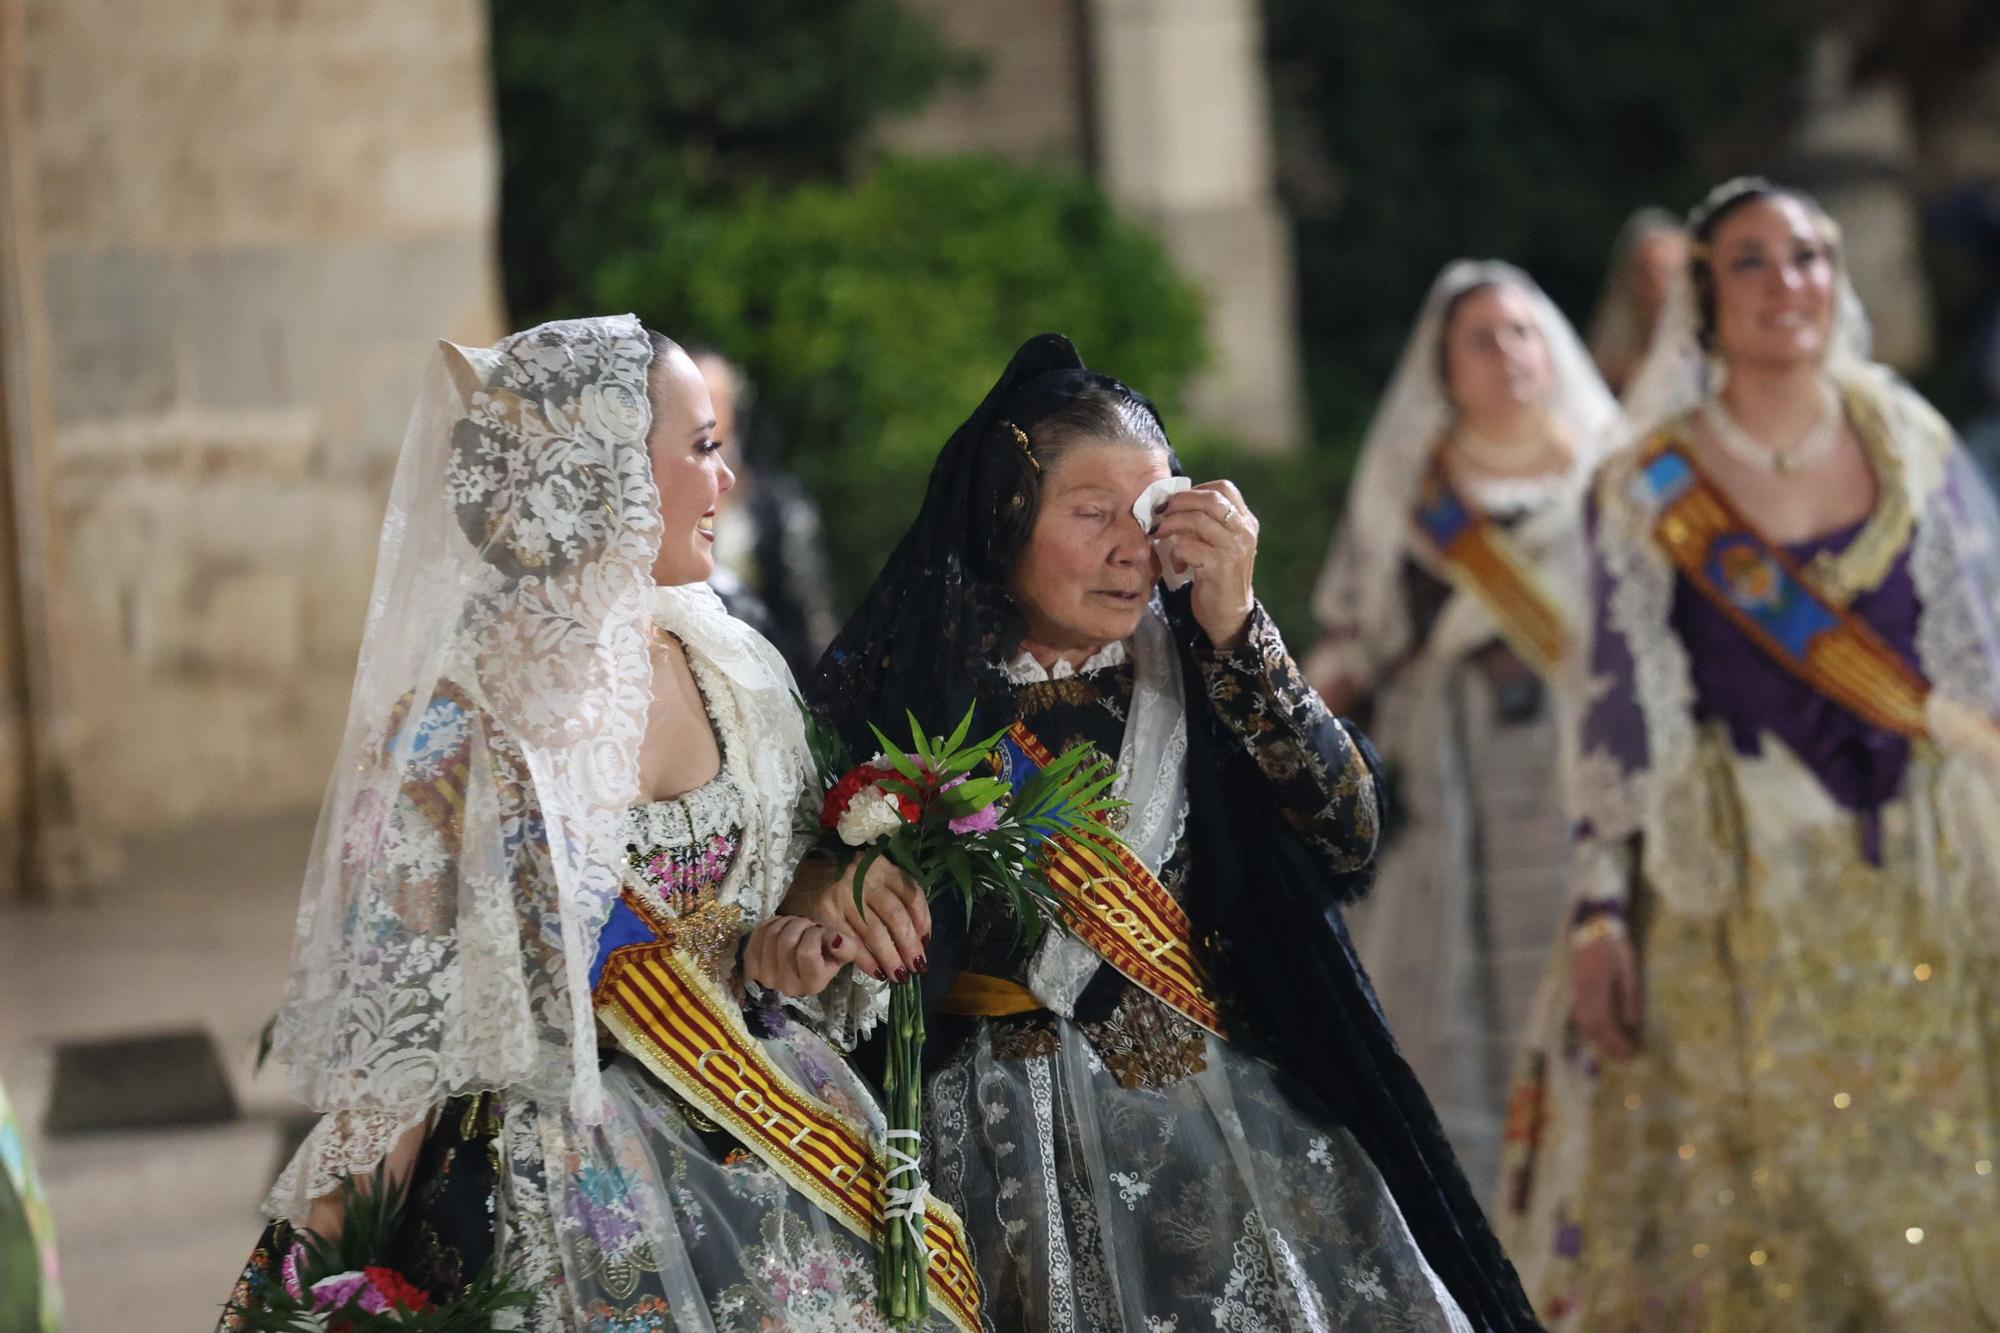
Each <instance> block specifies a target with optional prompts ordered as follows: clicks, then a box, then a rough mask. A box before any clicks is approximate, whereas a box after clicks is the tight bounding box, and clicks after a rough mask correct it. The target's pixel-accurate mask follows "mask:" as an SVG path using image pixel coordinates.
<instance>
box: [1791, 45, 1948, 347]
mask: <svg viewBox="0 0 2000 1333" xmlns="http://www.w3.org/2000/svg"><path fill="white" fill-rule="evenodd" d="M1848 67H1849V49H1848V43H1847V41H1846V39H1845V38H1844V37H1843V36H1841V35H1840V34H1838V33H1836V32H1827V33H1822V34H1821V35H1820V36H1819V37H1818V38H1816V39H1815V41H1814V44H1813V49H1812V53H1811V58H1810V60H1809V61H1808V65H1807V72H1806V88H1805V93H1806V96H1805V107H1804V110H1803V112H1802V113H1801V115H1800V118H1799V123H1798V127H1797V129H1796V130H1795V131H1794V135H1793V142H1792V152H1793V154H1794V155H1795V157H1796V160H1797V162H1798V167H1797V170H1798V174H1799V184H1800V185H1802V186H1804V187H1805V188H1806V189H1809V190H1811V191H1812V192H1813V194H1814V195H1816V196H1817V197H1818V198H1819V200H1820V202H1821V203H1823V204H1825V205H1826V209H1827V212H1829V213H1831V214H1832V215H1833V217H1834V220H1835V221H1837V222H1839V223H1840V229H1841V237H1842V241H1843V244H1844V247H1845V250H1846V257H1847V266H1848V271H1849V273H1851V274H1852V275H1853V278H1854V287H1855V290H1856V291H1857V292H1859V293H1860V296H1861V304H1862V305H1863V306H1864V307H1866V308H1867V311H1868V317H1869V319H1870V321H1871V322H1872V323H1873V324H1874V328H1875V356H1876V359H1878V360H1880V361H1882V362H1885V363H1886V364H1888V365H1891V366H1894V367H1895V368H1896V369H1898V370H1901V371H1905V372H1908V371H1914V370H1917V369H1919V368H1921V367H1922V366H1923V365H1924V364H1925V363H1926V362H1928V361H1929V360H1930V356H1931V302H1930V288H1929V286H1928V285H1927V284H1926V282H1925V280H1924V268H1923V259H1922V254H1921V249H1920V247H1921V244H1922V236H1921V229H1922V220H1921V218H1920V217H1919V215H1918V202H1917V195H1916V177H1917V166H1918V158H1917V133H1916V126H1915V123H1914V120H1913V118H1912V117H1911V114H1910V106H1909V99H1908V97H1907V96H1905V95H1904V93H1903V90H1902V89H1901V88H1900V87H1899V86H1897V85H1896V84H1894V83H1892V82H1889V81H1886V80H1884V81H1880V82H1877V83H1874V84H1870V85H1868V86H1866V87H1857V86H1855V85H1853V84H1852V83H1851V82H1850V81H1849V79H1848Z"/></svg>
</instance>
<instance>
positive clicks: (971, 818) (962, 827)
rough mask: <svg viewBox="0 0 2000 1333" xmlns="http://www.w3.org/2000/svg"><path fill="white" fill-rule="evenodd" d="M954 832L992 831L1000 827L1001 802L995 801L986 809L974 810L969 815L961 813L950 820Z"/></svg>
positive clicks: (949, 823) (949, 824)
mask: <svg viewBox="0 0 2000 1333" xmlns="http://www.w3.org/2000/svg"><path fill="white" fill-rule="evenodd" d="M948 826H949V827H950V829H951V831H952V832H953V833H991V832H992V831H993V830H994V829H997V828H999V827H1000V802H998V801H995V802H994V803H993V804H991V805H989V806H987V807H986V808H985V809H984V810H974V811H973V812H972V813H971V814H969V815H960V816H959V817H958V818H957V819H954V820H950V821H949V822H948Z"/></svg>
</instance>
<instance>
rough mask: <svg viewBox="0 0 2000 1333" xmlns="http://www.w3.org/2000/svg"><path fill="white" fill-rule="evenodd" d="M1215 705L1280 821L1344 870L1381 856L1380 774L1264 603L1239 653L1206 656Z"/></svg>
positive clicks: (1210, 696) (1203, 661)
mask: <svg viewBox="0 0 2000 1333" xmlns="http://www.w3.org/2000/svg"><path fill="white" fill-rule="evenodd" d="M1201 672H1202V680H1203V684H1204V686H1205V688H1206V690H1207V694H1208V700H1209V705H1210V707H1211V708H1212V709H1213V711H1214V713H1215V716H1216V717H1217V718H1218V719H1219V720H1220V721H1221V722H1222V724H1223V726H1224V727H1225V728H1226V729H1227V730H1228V731H1229V733H1230V735H1232V736H1233V737H1235V739H1236V740H1237V742H1238V743H1239V744H1240V745H1241V746H1242V747H1243V750H1244V751H1245V753H1246V754H1247V755H1248V756H1249V758H1250V761H1251V762H1252V763H1253V764H1254V765H1255V766H1256V770H1257V772H1258V774H1259V775H1260V776H1261V777H1262V778H1263V780H1264V783H1265V785H1266V787H1267V789H1268V792H1269V794H1270V797H1271V800H1272V803H1273V804H1274V805H1275V806H1276V808H1277V810H1278V812H1279V817H1280V818H1282V819H1283V820H1284V822H1285V823H1286V825H1287V826H1288V827H1290V828H1291V829H1292V830H1293V831H1294V832H1296V833H1297V834H1298V835H1299V837H1300V838H1301V839H1302V840H1303V841H1304V842H1305V844H1306V846H1307V847H1308V848H1309V849H1311V851H1312V852H1313V853H1314V854H1315V855H1316V856H1318V857H1319V858H1320V859H1321V860H1322V861H1324V862H1325V864H1326V865H1327V866H1328V868H1329V869H1331V870H1332V871H1333V872H1335V873H1336V874H1343V875H1345V874H1350V873H1352V872H1353V871H1356V870H1359V869H1361V868H1362V867H1363V866H1365V865H1367V864H1368V862H1369V861H1370V860H1371V859H1372V858H1373V857H1374V855H1375V838H1376V834H1377V831H1378V828H1379V824H1380V814H1381V812H1380V799H1379V795H1378V793H1377V790H1376V783H1375V774H1374V771H1373V770H1372V769H1371V768H1370V767H1369V764H1368V761H1367V759H1366V757H1365V756H1364V755H1363V754H1362V751H1361V747H1360V746H1359V745H1358V744H1356V742H1355V740H1354V738H1353V737H1352V736H1350V735H1349V734H1348V731H1347V728H1346V726H1345V725H1344V724H1343V723H1342V722H1341V721H1340V719H1338V718H1336V717H1335V716H1334V715H1333V714H1332V713H1331V712H1330V711H1328V709H1327V706H1326V702H1325V701H1324V700H1323V699H1321V698H1320V696H1319V693H1318V691H1316V690H1314V689H1313V688H1312V687H1311V686H1310V685H1308V684H1307V683H1306V681H1305V677H1304V676H1303V675H1302V674H1301V673H1300V671H1299V668H1298V665H1297V664H1296V663H1294V662H1293V661H1292V655H1291V654H1290V653H1289V652H1288V651H1286V649H1285V641H1284V638H1283V636H1282V635H1280V634H1279V633H1278V627H1277V625H1276V624H1274V623H1273V622H1272V620H1271V618H1270V616H1269V615H1268V614H1267V613H1266V612H1265V610H1264V608H1263V606H1262V605H1261V604H1259V605H1258V606H1256V607H1254V608H1253V609H1252V611H1251V613H1250V626H1249V632H1248V634H1247V635H1246V636H1245V637H1244V641H1243V643H1242V644H1241V646H1239V647H1237V648H1235V649H1232V650H1226V651H1225V650H1221V649H1214V648H1211V649H1209V650H1207V652H1205V653H1204V654H1203V655H1202V656H1201Z"/></svg>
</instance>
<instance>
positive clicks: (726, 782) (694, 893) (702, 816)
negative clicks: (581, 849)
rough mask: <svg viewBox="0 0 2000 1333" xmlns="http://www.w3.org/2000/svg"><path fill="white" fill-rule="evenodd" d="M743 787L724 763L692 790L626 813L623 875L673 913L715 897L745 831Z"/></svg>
mask: <svg viewBox="0 0 2000 1333" xmlns="http://www.w3.org/2000/svg"><path fill="white" fill-rule="evenodd" d="M743 800H744V795H743V789H742V788H741V787H739V786H737V784H736V779H735V778H734V777H732V776H731V775H730V773H729V771H728V770H727V769H726V768H725V769H724V770H723V771H722V772H721V773H718V774H717V775H716V776H715V777H714V778H712V779H710V780H709V781H708V782H705V783H703V784H702V785H701V786H699V787H696V788H695V789H694V790H693V791H689V792H683V793H682V794H681V795H679V796H675V797H672V798H671V799H669V800H664V801H653V802H650V803H648V804H646V805H638V806H634V807H632V809H631V810H629V811H627V812H626V815H625V880H626V883H627V884H628V885H630V886H631V887H633V888H635V889H637V890H639V891H640V893H642V894H643V895H645V897H646V898H647V899H648V900H649V901H651V902H653V903H655V904H656V905H658V906H662V907H664V908H666V909H667V911H668V912H669V913H670V914H672V915H675V916H678V915H680V914H682V913H683V912H685V911H687V910H688V909H689V908H691V907H694V906H695V905H697V904H698V903H700V902H703V901H713V900H714V898H715V896H716V891H717V890H718V889H719V888H720V887H721V885H722V881H723V879H724V877H725V876H727V875H728V874H729V867H730V866H731V865H732V864H733V863H734V862H735V860H736V851H737V847H738V844H739V842H740V840H741V837H742V832H743Z"/></svg>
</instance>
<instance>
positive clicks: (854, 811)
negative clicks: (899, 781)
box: [833, 787, 903, 847]
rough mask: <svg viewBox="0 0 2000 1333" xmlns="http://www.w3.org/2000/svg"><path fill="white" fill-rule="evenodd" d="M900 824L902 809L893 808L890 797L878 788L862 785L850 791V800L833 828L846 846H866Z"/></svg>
mask: <svg viewBox="0 0 2000 1333" xmlns="http://www.w3.org/2000/svg"><path fill="white" fill-rule="evenodd" d="M902 823H903V812H902V811H901V810H899V809H897V808H896V802H895V799H894V798H893V797H890V796H888V795H885V794H884V793H883V791H882V789H881V788H880V787H863V788H862V789H861V790H860V791H858V792H856V793H854V799H853V800H851V801H849V802H848V803H847V809H846V810H844V811H843V812H841V816H840V819H839V820H838V821H837V822H836V823H835V824H834V826H833V827H834V831H835V832H836V833H838V834H840V840H841V841H842V842H844V843H846V844H847V845H848V846H849V847H866V846H867V845H868V844H869V843H871V842H873V841H875V840H876V839H877V838H882V837H887V836H888V835H889V834H891V833H894V832H895V831H896V830H897V829H898V828H900V827H902Z"/></svg>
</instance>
